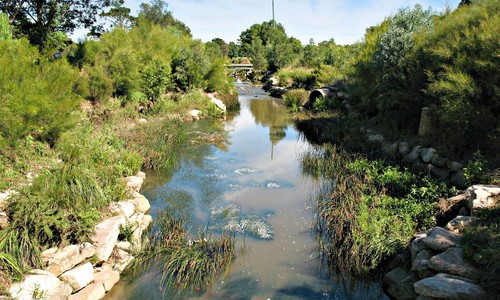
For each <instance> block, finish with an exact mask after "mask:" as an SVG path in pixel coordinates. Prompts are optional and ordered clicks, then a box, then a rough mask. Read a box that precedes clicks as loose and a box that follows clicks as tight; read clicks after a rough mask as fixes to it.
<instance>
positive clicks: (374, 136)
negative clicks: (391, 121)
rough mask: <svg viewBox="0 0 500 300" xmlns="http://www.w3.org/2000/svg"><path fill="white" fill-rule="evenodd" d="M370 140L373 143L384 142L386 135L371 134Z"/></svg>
mask: <svg viewBox="0 0 500 300" xmlns="http://www.w3.org/2000/svg"><path fill="white" fill-rule="evenodd" d="M368 140H369V141H370V142H372V143H382V142H383V141H384V136H383V135H381V134H370V135H368Z"/></svg>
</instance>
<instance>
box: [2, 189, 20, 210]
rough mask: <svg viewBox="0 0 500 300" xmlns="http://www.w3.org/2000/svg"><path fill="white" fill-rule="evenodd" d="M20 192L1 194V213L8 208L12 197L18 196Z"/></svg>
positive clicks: (12, 191) (8, 191)
mask: <svg viewBox="0 0 500 300" xmlns="http://www.w3.org/2000/svg"><path fill="white" fill-rule="evenodd" d="M17 194H19V192H17V191H14V190H6V191H5V192H3V193H0V211H3V210H5V209H6V208H7V204H8V202H7V200H8V199H9V198H10V197H11V196H12V195H17Z"/></svg>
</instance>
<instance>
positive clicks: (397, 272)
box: [382, 267, 410, 288]
mask: <svg viewBox="0 0 500 300" xmlns="http://www.w3.org/2000/svg"><path fill="white" fill-rule="evenodd" d="M408 276H410V274H409V273H408V272H407V271H406V269H405V268H404V267H399V268H396V269H394V270H392V271H390V272H389V273H386V274H385V275H384V278H383V279H382V284H383V286H384V287H386V288H387V287H389V286H391V285H393V284H396V283H398V282H401V281H403V280H404V279H405V278H407V277H408Z"/></svg>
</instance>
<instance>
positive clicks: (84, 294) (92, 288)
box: [69, 283, 106, 300]
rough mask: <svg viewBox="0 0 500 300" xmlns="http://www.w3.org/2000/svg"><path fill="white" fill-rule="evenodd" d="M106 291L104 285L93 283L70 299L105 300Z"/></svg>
mask: <svg viewBox="0 0 500 300" xmlns="http://www.w3.org/2000/svg"><path fill="white" fill-rule="evenodd" d="M105 295H106V290H105V288H104V285H103V284H102V283H92V284H89V285H88V286H86V287H85V288H84V289H82V290H81V291H79V292H78V293H76V294H73V295H71V296H70V297H69V300H90V299H92V300H99V299H102V298H104V296H105Z"/></svg>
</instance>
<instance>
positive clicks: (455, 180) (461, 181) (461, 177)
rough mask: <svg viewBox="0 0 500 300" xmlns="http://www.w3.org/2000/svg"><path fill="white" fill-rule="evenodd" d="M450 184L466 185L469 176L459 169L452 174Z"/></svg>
mask: <svg viewBox="0 0 500 300" xmlns="http://www.w3.org/2000/svg"><path fill="white" fill-rule="evenodd" d="M450 184H451V185H454V186H456V187H465V186H466V184H467V178H465V174H464V172H463V171H458V172H456V173H454V174H452V175H451V176H450Z"/></svg>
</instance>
